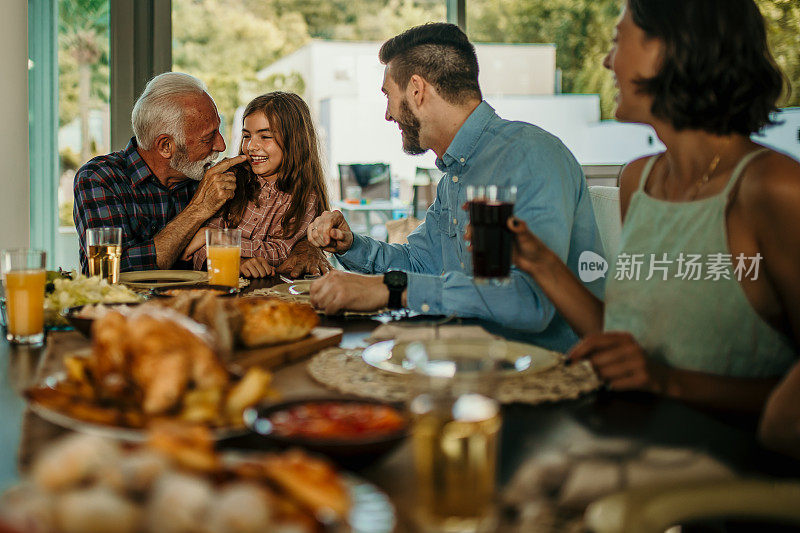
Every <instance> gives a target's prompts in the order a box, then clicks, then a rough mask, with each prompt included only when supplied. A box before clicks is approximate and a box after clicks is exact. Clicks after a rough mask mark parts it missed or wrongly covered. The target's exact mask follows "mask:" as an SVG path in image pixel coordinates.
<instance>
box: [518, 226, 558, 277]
mask: <svg viewBox="0 0 800 533" xmlns="http://www.w3.org/2000/svg"><path fill="white" fill-rule="evenodd" d="M508 229H510V230H511V232H512V233H514V250H513V255H512V257H511V259H512V261H514V264H515V265H517V266H518V267H519V268H520V270H524V271H525V272H527V273H529V274H532V271H533V270H535V269H536V267H538V266H541V265H542V264H543V263H544V262H545V260H546V259H547V258H548V257H549V255H550V249H549V248H548V247H547V246H546V245H545V244H544V243H543V242H542V241H541V240H540V239H539V237H537V236H536V235H534V234H533V233H532V232H531V230H529V229H528V225H527V224H526V223H525V221H523V220H521V219H519V218H517V217H511V218H509V219H508Z"/></svg>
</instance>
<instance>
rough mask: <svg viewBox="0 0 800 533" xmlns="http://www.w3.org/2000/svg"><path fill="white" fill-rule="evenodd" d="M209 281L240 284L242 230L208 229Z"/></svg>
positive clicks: (233, 284) (215, 283)
mask: <svg viewBox="0 0 800 533" xmlns="http://www.w3.org/2000/svg"><path fill="white" fill-rule="evenodd" d="M206 251H207V253H208V283H209V284H211V285H226V286H228V287H238V286H239V260H240V257H241V255H242V231H241V230H239V229H211V228H209V229H207V230H206Z"/></svg>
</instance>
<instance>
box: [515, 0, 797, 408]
mask: <svg viewBox="0 0 800 533" xmlns="http://www.w3.org/2000/svg"><path fill="white" fill-rule="evenodd" d="M603 64H604V66H605V67H606V68H608V69H609V70H611V71H612V72H613V73H614V77H615V79H616V85H617V87H618V89H619V94H618V96H617V108H616V117H617V118H618V119H619V120H620V121H623V122H637V123H642V124H649V125H650V126H652V127H653V129H654V130H655V132H656V133H657V135H658V137H659V139H661V141H662V142H663V143H664V145H665V146H666V151H665V152H663V153H660V154H656V155H653V156H650V157H644V158H641V159H638V160H636V161H633V162H631V163H630V164H628V165H627V166H626V167H625V169H624V170H623V171H622V174H621V176H620V202H621V214H622V219H623V226H622V237H621V241H622V242H621V250H620V252H619V254H618V255H617V257H616V258H610V262H611V263H612V264H613V266H612V268H611V269H610V270H609V279H608V282H607V286H606V295H605V298H606V300H605V304H604V303H603V302H601V301H600V300H598V299H597V298H595V297H594V296H593V295H591V294H590V293H589V292H588V291H586V290H585V289H584V288H583V285H582V284H581V283H580V282H578V281H577V279H576V278H575V277H574V276H573V275H572V273H571V272H570V271H569V269H567V268H566V267H565V266H564V265H563V263H561V262H560V261H559V260H558V258H557V257H556V256H555V255H554V254H553V253H552V252H551V251H550V250H548V249H547V247H546V246H544V245H543V243H542V242H541V241H540V240H539V239H538V238H537V237H536V236H534V235H533V234H531V233H530V232H529V231H528V229H527V227H526V226H525V224H524V223H523V222H521V221H519V220H516V219H512V220H510V221H509V227H510V228H511V229H512V231H513V232H514V233H516V242H515V252H514V253H515V255H514V260H515V262H516V264H517V265H518V266H519V267H520V268H521V269H522V270H524V271H526V272H528V273H529V274H530V275H531V276H533V277H534V279H535V280H536V281H537V283H539V285H540V286H541V287H542V288H543V290H544V291H545V292H546V293H547V295H548V296H549V297H550V298H551V299H552V300H553V302H554V303H555V305H556V307H557V308H558V309H559V311H560V312H561V313H562V315H563V316H564V317H565V318H566V319H567V320H568V321H569V322H570V324H571V325H572V327H573V328H574V329H575V331H576V332H577V333H578V334H579V335H581V336H582V337H583V339H582V341H581V342H580V343H579V344H577V345H576V346H575V347H574V348H573V349H572V351H571V353H570V356H571V358H572V360H580V359H587V360H589V361H591V363H592V364H593V366H594V368H595V370H596V371H597V372H598V374H599V375H600V376H601V378H602V379H604V380H605V381H606V383H608V385H609V386H610V387H611V388H613V389H643V390H648V391H651V392H655V393H660V394H665V395H668V396H672V397H676V398H680V399H684V400H686V401H691V402H696V403H702V404H706V405H710V406H715V407H721V408H728V409H741V410H751V411H758V410H760V409H761V408H762V407H763V405H764V401H765V399H766V397H767V394H768V393H769V391H770V389H772V387H774V385H775V384H776V383H777V380H778V379H779V378H780V376H782V375H784V374H785V373H786V371H787V370H788V369H789V367H790V366H791V365H792V364H793V363H794V362H795V361H796V359H797V357H796V354H797V348H798V344H799V343H800V232H798V231H797V228H798V227H800V164H798V163H797V161H794V160H793V159H791V158H790V157H788V156H786V155H784V154H781V153H778V152H776V151H773V150H770V149H768V148H765V147H763V146H760V145H758V144H756V143H754V142H753V141H752V140H751V138H750V135H751V134H752V133H755V132H758V131H759V130H761V129H762V128H763V127H764V126H765V125H767V124H770V123H771V118H770V114H771V113H772V112H774V111H775V110H776V101H777V99H778V97H779V96H780V94H781V91H782V87H783V78H782V76H781V73H780V71H779V70H778V68H777V67H776V65H775V62H774V61H773V59H772V56H771V55H770V52H769V49H768V47H767V41H766V33H765V28H764V21H763V19H762V17H761V14H760V13H759V11H758V8H757V7H756V5H755V4H754V3H753V0H703V1H697V0H628V2H627V4H626V5H625V7H624V9H623V11H622V15H621V17H620V20H619V23H618V24H617V27H616V36H615V38H614V43H613V46H612V48H611V51H610V52H609V53H608V56H607V57H606V58H605V60H604V62H603Z"/></svg>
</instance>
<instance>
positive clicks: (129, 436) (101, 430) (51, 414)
mask: <svg viewBox="0 0 800 533" xmlns="http://www.w3.org/2000/svg"><path fill="white" fill-rule="evenodd" d="M63 379H66V373H64V372H57V373H55V374H52V375H50V376H48V377H46V378H45V379H44V380H43V381H41V382H40V383H39V385H37V386H40V387H54V386H55V385H56V383H58V382H59V381H61V380H63ZM28 406H29V407H30V409H31V411H33V412H34V413H36V414H37V415H39V416H40V417H42V418H44V419H45V420H47V421H48V422H51V423H53V424H55V425H57V426H61V427H63V428H66V429H71V430H73V431H79V432H81V433H88V434H91V435H98V436H100V437H107V438H111V439H118V440H121V441H125V442H145V441H146V440H147V438H148V435H147V429H146V428H127V427H122V426H108V425H105V424H98V423H96V422H86V421H85V420H81V419H79V418H74V417H71V416H69V415H66V414H64V413H62V412H60V411H56V410H54V409H50V408H49V407H44V406H42V405H39V404H37V403H35V402H32V401H30V400H29V401H28ZM211 432H212V434H213V436H214V440H223V439H227V438H231V437H237V436H240V435H244V434H246V433H247V428H245V427H244V426H242V427H241V428H232V427H229V428H213V429H212V430H211Z"/></svg>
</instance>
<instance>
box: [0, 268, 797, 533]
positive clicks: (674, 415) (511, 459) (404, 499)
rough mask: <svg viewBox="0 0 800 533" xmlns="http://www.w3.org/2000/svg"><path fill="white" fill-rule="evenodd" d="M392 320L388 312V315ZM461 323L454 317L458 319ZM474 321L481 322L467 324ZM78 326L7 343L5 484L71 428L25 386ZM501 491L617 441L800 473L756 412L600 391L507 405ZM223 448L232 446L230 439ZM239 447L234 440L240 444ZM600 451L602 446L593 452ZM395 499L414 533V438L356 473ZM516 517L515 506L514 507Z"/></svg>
mask: <svg viewBox="0 0 800 533" xmlns="http://www.w3.org/2000/svg"><path fill="white" fill-rule="evenodd" d="M277 283H281V280H280V279H277V278H265V279H261V280H253V281H252V282H251V283H250V285H249V286H248V287H247V288H246V289H243V292H245V293H246V292H249V291H253V290H255V289H258V288H267V287H270V286H271V285H275V284H277ZM320 319H321V324H320V325H321V326H328V327H336V328H341V329H342V330H343V336H342V340H341V344H340V346H341V347H343V348H346V349H349V348H358V347H362V346H364V342H365V339H366V338H367V337H368V336H369V334H370V333H371V332H372V331H373V330H374V329H375V328H376V327H378V326H379V325H381V323H382V322H380V321H378V320H375V319H373V318H371V317H365V316H358V317H348V316H321V317H320ZM386 320H387V319H386V318H385V317H384V318H383V321H384V322H385V321H386ZM397 320H400V321H402V322H403V323H404V325H408V326H410V327H412V326H413V325H414V324H415V323H419V324H426V323H429V321H430V317H425V316H416V317H409V318H397ZM458 322H459V321H458V320H456V323H458ZM463 322H464V323H465V324H469V325H474V324H476V323H477V322H476V321H474V320H464V321H463ZM88 345H89V341H88V340H86V339H83V338H82V337H81V336H80V335H79V334H78V333H77V332H75V331H51V332H49V333H48V335H47V338H46V341H45V344H44V346H40V347H28V346H17V345H11V344H10V343H9V342H7V341H6V340H5V338H3V339H2V340H0V372H2V381H0V383H2V386H0V420H1V421H2V423H0V450H1V451H0V489H4V488H6V487H8V486H10V485H12V484H14V483H16V482H18V481H19V480H20V478H21V476H22V475H24V473H25V469H26V467H27V466H28V465H29V464H30V460H31V457H32V456H34V455H35V454H36V453H37V451H38V450H39V449H41V447H43V446H45V445H47V444H48V443H49V442H51V441H53V440H54V439H56V438H57V437H58V436H59V435H62V434H64V433H65V432H66V431H67V430H65V429H63V428H60V427H58V426H55V425H52V424H51V423H49V422H47V421H45V420H43V419H41V418H39V417H38V416H37V415H35V414H34V413H32V412H31V411H30V409H28V407H27V405H26V401H25V399H24V398H23V396H22V392H23V391H24V389H25V388H26V387H29V386H30V385H31V384H33V383H34V382H36V381H37V380H38V379H41V376H40V371H41V368H40V367H41V364H42V360H43V357H44V355H45V354H46V353H48V351H53V350H56V351H59V350H63V349H66V348H67V347H69V348H74V347H80V346H88ZM273 384H274V387H275V388H276V389H277V390H278V391H279V392H280V393H281V394H282V396H283V398H284V399H286V400H291V399H293V398H308V397H320V396H336V395H337V394H336V393H334V392H333V391H330V390H328V389H326V388H325V387H324V386H323V385H322V384H320V383H318V382H316V381H314V380H313V379H312V378H311V376H310V375H309V374H308V372H307V360H304V361H298V362H295V363H293V364H289V365H287V366H284V367H282V368H279V369H277V370H275V371H274V377H273ZM502 419H503V425H502V429H501V435H500V449H499V456H498V471H497V487H498V489H497V490H498V492H500V491H503V490H504V489H505V488H506V487H507V486H508V484H509V483H510V482H511V480H512V479H513V478H514V476H515V475H516V474H517V473H518V471H519V470H520V468H521V467H522V465H524V464H531V462H532V461H533V462H535V461H536V459H537V457H547V456H552V454H554V453H560V452H563V451H564V450H568V449H572V450H574V449H576V447H577V448H580V449H581V450H583V452H582V453H583V454H584V456H586V455H588V456H589V457H591V456H592V454H593V453H597V454H602V453H604V452H603V451H602V449H603V447H602V443H607V442H609V440H610V439H611V440H614V441H615V442H626V443H629V444H630V445H632V446H636V447H643V446H668V447H676V448H681V449H690V450H696V451H698V452H702V453H704V454H707V455H708V456H709V457H711V458H713V459H714V460H715V461H717V462H719V463H720V464H722V465H725V466H726V467H727V468H729V469H730V470H731V471H733V472H735V473H736V475H737V476H742V477H747V478H753V477H754V478H765V477H770V478H784V479H786V478H790V479H795V478H800V463H799V462H796V461H793V460H792V459H790V458H788V457H786V456H783V455H779V454H775V453H771V452H769V451H767V450H765V449H764V448H763V447H762V446H761V445H760V444H759V442H758V440H757V438H756V427H757V416H756V415H742V414H731V413H722V412H713V411H708V410H705V409H701V408H698V407H695V406H692V405H688V404H686V403H683V402H680V401H676V400H672V399H668V398H664V397H657V396H654V395H650V394H645V393H636V392H625V393H623V392H614V391H610V390H606V389H604V388H601V389H600V390H597V391H595V392H592V393H590V394H586V395H584V396H582V397H580V398H578V399H573V400H567V401H560V402H553V403H545V404H539V405H528V404H521V403H514V404H507V405H504V406H503V407H502ZM222 445H223V446H225V443H222ZM234 445H235V444H234ZM593 450H596V452H595V451H593ZM358 475H359V476H362V477H363V478H365V479H366V480H368V481H370V482H371V483H373V484H375V485H376V486H378V487H379V488H380V489H381V490H383V491H384V492H385V493H386V494H387V495H388V496H389V497H390V498H391V500H392V502H393V504H394V506H395V508H396V514H397V531H414V530H415V528H414V525H413V521H412V519H411V518H410V517H411V516H412V515H413V510H414V508H415V505H416V500H415V498H416V493H417V491H416V489H415V479H414V467H413V457H412V450H411V446H410V442H409V441H408V440H406V442H404V443H403V444H401V445H400V446H399V447H398V448H396V449H395V450H394V451H393V452H392V453H391V454H389V455H388V456H386V457H384V458H383V459H382V460H380V461H379V462H378V463H376V464H373V465H370V466H368V467H366V468H364V469H362V470H360V471H359V472H358ZM508 512H509V513H513V510H509V511H508Z"/></svg>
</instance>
